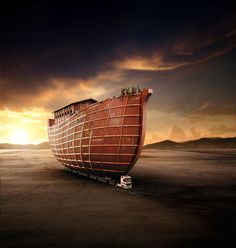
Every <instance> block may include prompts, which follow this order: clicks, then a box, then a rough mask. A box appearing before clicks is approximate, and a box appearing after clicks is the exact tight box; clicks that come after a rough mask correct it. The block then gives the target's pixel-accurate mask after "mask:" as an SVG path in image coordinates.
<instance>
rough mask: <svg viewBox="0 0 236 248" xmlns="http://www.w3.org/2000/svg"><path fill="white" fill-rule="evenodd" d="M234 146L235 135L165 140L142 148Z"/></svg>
mask: <svg viewBox="0 0 236 248" xmlns="http://www.w3.org/2000/svg"><path fill="white" fill-rule="evenodd" d="M215 148H231V149H233V148H236V137H233V138H201V139H198V140H190V141H185V142H174V141H171V140H165V141H161V142H157V143H153V144H148V145H146V146H144V149H215Z"/></svg>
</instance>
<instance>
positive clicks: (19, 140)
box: [10, 129, 29, 145]
mask: <svg viewBox="0 0 236 248" xmlns="http://www.w3.org/2000/svg"><path fill="white" fill-rule="evenodd" d="M10 140H11V143H13V144H22V145H24V144H27V143H29V140H28V133H27V132H26V131H25V130H20V129H19V130H16V131H15V132H14V133H13V134H12V135H11V138H10Z"/></svg>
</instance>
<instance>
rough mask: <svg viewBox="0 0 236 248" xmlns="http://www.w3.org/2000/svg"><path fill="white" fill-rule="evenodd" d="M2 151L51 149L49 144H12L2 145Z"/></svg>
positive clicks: (0, 147)
mask: <svg viewBox="0 0 236 248" xmlns="http://www.w3.org/2000/svg"><path fill="white" fill-rule="evenodd" d="M0 149H50V146H49V143H48V142H43V143H40V144H37V145H34V144H26V145H21V144H11V143H0Z"/></svg>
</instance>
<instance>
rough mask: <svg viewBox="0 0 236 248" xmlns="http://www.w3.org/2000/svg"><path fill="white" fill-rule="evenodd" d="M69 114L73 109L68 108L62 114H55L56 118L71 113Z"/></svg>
mask: <svg viewBox="0 0 236 248" xmlns="http://www.w3.org/2000/svg"><path fill="white" fill-rule="evenodd" d="M69 114H72V109H70V110H67V111H65V112H62V113H60V114H55V118H59V117H63V116H66V115H69Z"/></svg>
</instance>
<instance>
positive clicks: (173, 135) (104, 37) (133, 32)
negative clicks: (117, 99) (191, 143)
mask: <svg viewBox="0 0 236 248" xmlns="http://www.w3.org/2000/svg"><path fill="white" fill-rule="evenodd" d="M165 2H166V3H163V2H162V3H161V2H159V3H158V1H144V2H143V3H138V2H135V3H132V2H129V1H124V2H123V1H110V2H103V1H97V2H92V1H84V4H81V3H79V1H78V2H77V4H75V3H70V1H64V4H60V3H58V2H53V1H45V2H44V3H43V1H40V2H38V3H37V2H36V1H29V2H26V1H18V4H13V3H9V6H6V7H5V9H4V14H3V22H2V24H3V25H2V27H3V33H2V36H1V98H0V100H1V106H0V143H5V142H10V143H39V142H43V141H47V119H48V118H49V117H51V116H52V115H51V112H52V111H53V110H55V109H57V108H59V107H62V106H63V105H65V104H69V103H70V102H73V101H78V100H83V99H85V98H94V99H97V100H102V99H103V98H106V97H111V96H113V95H119V93H120V89H121V88H123V87H126V86H132V85H139V86H140V87H141V88H142V87H146V88H152V89H153V91H154V93H153V95H152V97H151V98H150V101H149V104H148V113H147V133H146V140H145V143H152V142H156V141H161V140H165V139H171V140H174V141H185V140H190V139H198V138H200V137H232V136H236V97H235V94H236V6H235V4H234V5H233V4H229V3H227V1H222V3H221V4H216V3H214V2H212V3H210V2H208V3H206V2H205V3H202V4H201V3H200V1H196V3H195V4H193V3H191V5H190V4H183V3H182V4H180V3H177V2H175V1H165Z"/></svg>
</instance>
